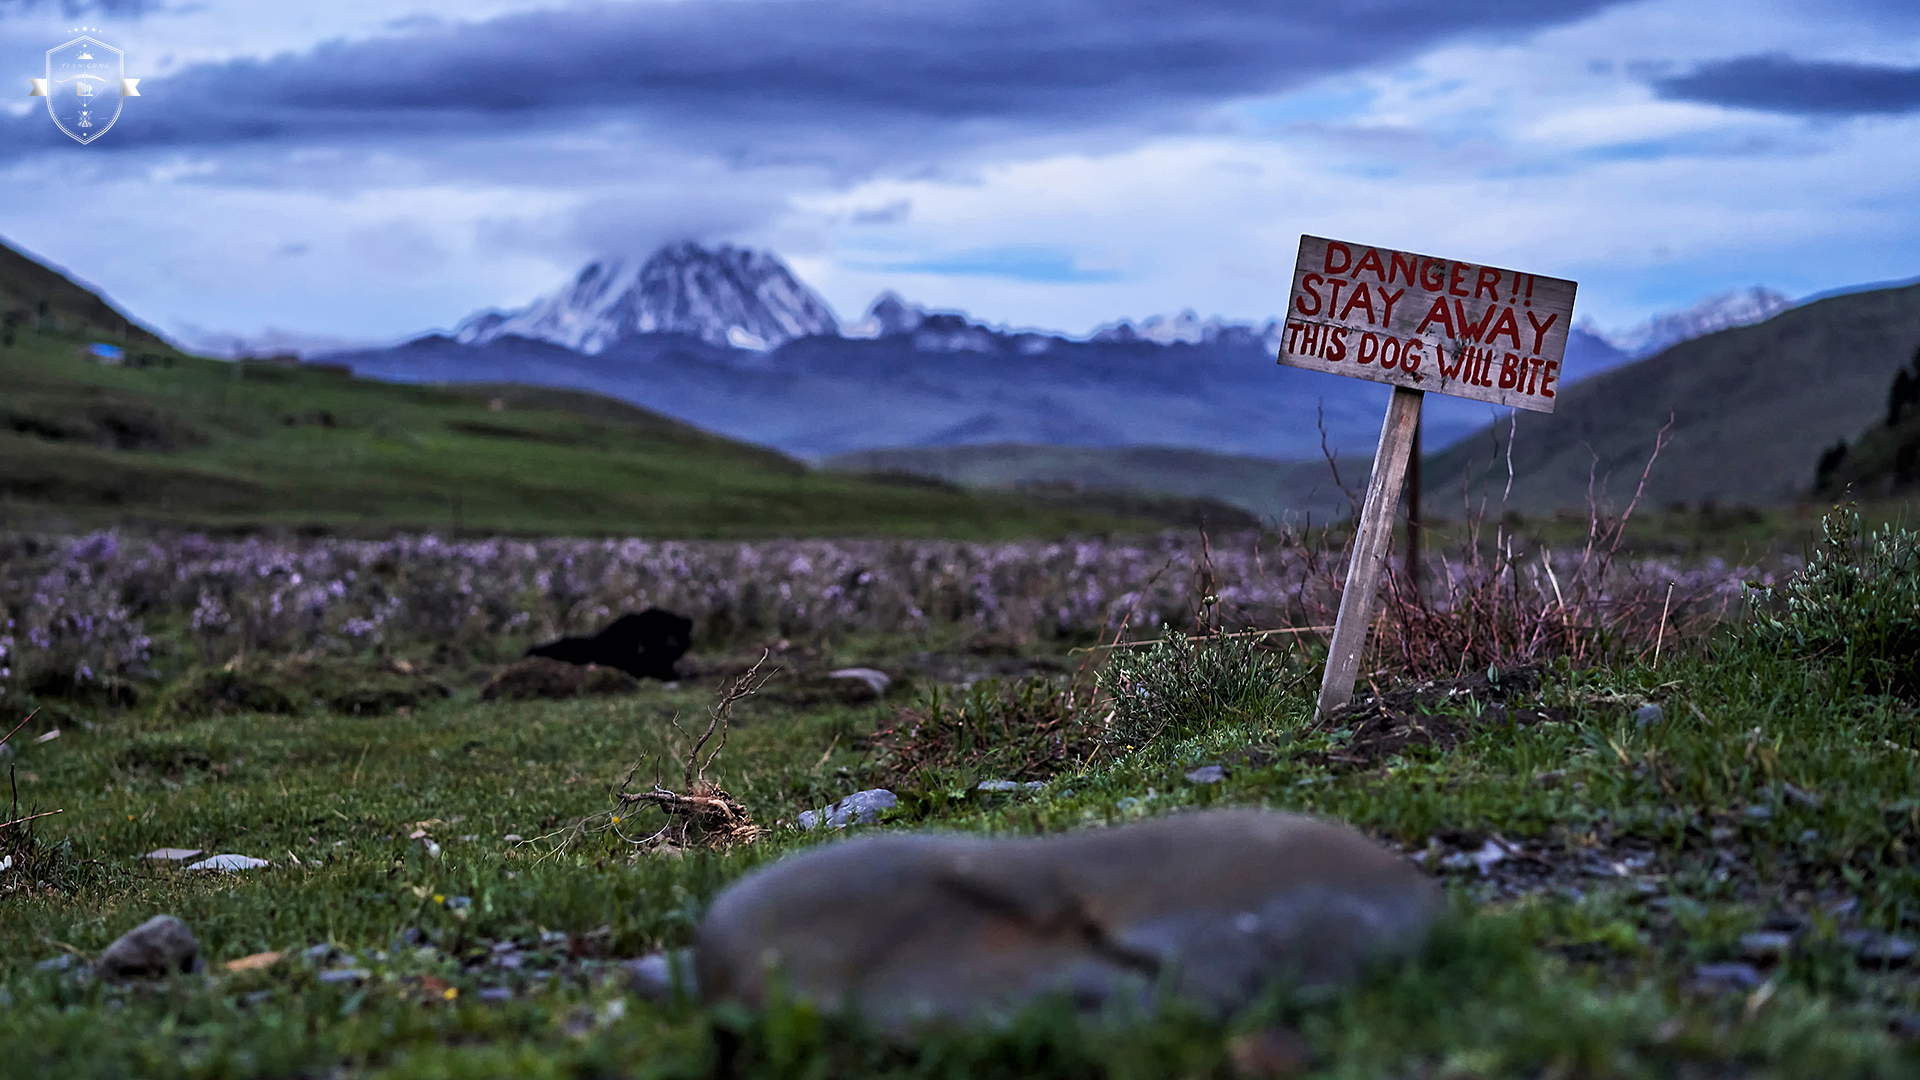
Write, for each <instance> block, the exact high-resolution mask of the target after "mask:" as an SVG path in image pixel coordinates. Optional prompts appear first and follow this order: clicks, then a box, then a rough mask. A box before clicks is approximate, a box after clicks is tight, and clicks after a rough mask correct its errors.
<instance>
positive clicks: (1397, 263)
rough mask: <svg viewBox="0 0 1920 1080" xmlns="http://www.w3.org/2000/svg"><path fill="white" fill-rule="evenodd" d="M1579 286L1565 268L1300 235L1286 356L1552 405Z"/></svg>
mask: <svg viewBox="0 0 1920 1080" xmlns="http://www.w3.org/2000/svg"><path fill="white" fill-rule="evenodd" d="M1575 288H1576V286H1575V284H1574V283H1573V282H1571V281H1566V280H1564V279H1561V278H1550V277H1542V276H1540V275H1537V274H1528V273H1524V272H1522V271H1518V270H1506V269H1501V268H1499V267H1492V266H1480V265H1477V264H1474V263H1465V262H1460V261H1458V260H1454V259H1440V258H1435V257H1433V256H1428V255H1416V254H1413V253H1411V252H1405V251H1395V250H1392V249H1391V248H1377V247H1370V246H1368V245H1366V244H1355V243H1349V242H1346V241H1341V240H1328V239H1325V238H1324V237H1318V236H1302V237H1301V238H1300V257H1299V260H1298V262H1297V263H1296V264H1295V266H1294V271H1293V292H1292V294H1291V295H1290V296H1289V298H1288V301H1287V317H1286V324H1285V338H1284V339H1283V341H1282V343H1281V347H1280V355H1279V362H1280V363H1282V364H1286V365H1288V366H1291V367H1300V368H1308V369H1310V370H1313V371H1326V372H1331V373H1333V374H1336V375H1348V376H1352V377H1354V378H1359V379H1370V380H1372V381H1374V382H1384V383H1391V384H1392V385H1394V386H1404V387H1407V388H1409V389H1414V390H1437V391H1439V392H1440V393H1443V394H1453V395H1456V396H1458V397H1465V398H1473V399H1475V400H1478V401H1489V402H1493V403H1494V404H1497V405H1507V406H1512V407H1514V408H1519V409H1529V410H1532V411H1534V412H1552V411H1553V405H1554V399H1555V396H1556V394H1557V392H1558V389H1559V380H1560V363H1561V360H1562V358H1563V357H1564V356H1565V355H1566V350H1567V333H1568V331H1569V330H1571V329H1572V325H1571V324H1572V322H1573V296H1574V290H1575Z"/></svg>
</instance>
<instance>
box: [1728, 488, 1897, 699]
mask: <svg viewBox="0 0 1920 1080" xmlns="http://www.w3.org/2000/svg"><path fill="white" fill-rule="evenodd" d="M1756 593H1758V594H1759V595H1760V596H1762V597H1766V598H1773V599H1774V600H1775V607H1774V610H1771V611H1767V610H1762V611H1760V612H1758V613H1757V614H1756V616H1755V617H1754V618H1753V620H1751V621H1750V622H1748V623H1746V624H1745V625H1744V626H1742V627H1739V628H1738V629H1736V631H1735V638H1736V640H1737V641H1738V642H1740V643H1741V644H1743V645H1745V646H1747V647H1749V648H1752V649H1754V650H1756V651H1758V652H1760V653H1763V654H1767V653H1771V654H1774V655H1778V656H1782V657H1792V658H1794V659H1798V660H1803V661H1811V662H1814V663H1816V664H1818V665H1820V666H1821V667H1822V668H1823V669H1824V670H1825V671H1827V672H1828V673H1829V674H1830V675H1831V677H1832V678H1833V679H1834V680H1835V682H1836V683H1837V684H1838V687H1837V688H1839V689H1843V690H1845V689H1855V688H1857V689H1860V690H1864V691H1866V692H1867V693H1887V694H1895V695H1899V696H1903V697H1911V696H1913V695H1914V694H1915V693H1920V534H1915V533H1913V532H1910V531H1908V530H1906V529H1897V528H1895V527H1893V526H1891V525H1888V526H1884V527H1882V528H1880V529H1878V530H1876V531H1874V532H1873V533H1872V534H1871V535H1863V534H1862V529H1861V524H1860V515H1859V513H1858V512H1857V511H1855V510H1853V509H1852V508H1850V507H1836V508H1835V509H1834V510H1833V511H1832V512H1831V513H1829V514H1828V515H1827V516H1826V519H1825V520H1824V521H1822V522H1821V527H1820V539H1819V540H1818V541H1817V542H1816V544H1815V547H1814V550H1813V552H1812V554H1811V555H1810V556H1809V557H1808V559H1807V566H1806V569H1804V570H1802V571H1801V572H1799V573H1798V574H1795V575H1794V576H1793V577H1791V578H1789V579H1788V580H1787V582H1786V584H1784V585H1783V586H1781V587H1780V588H1779V589H1778V590H1773V589H1764V590H1756ZM1776 594H1777V595H1776Z"/></svg>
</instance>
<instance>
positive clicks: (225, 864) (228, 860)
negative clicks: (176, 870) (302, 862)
mask: <svg viewBox="0 0 1920 1080" xmlns="http://www.w3.org/2000/svg"><path fill="white" fill-rule="evenodd" d="M272 865H273V864H272V863H270V862H268V861H267V860H265V859H256V858H254V857H253V856H251V855H213V856H209V857H208V858H205V859H201V860H200V861H199V862H197V863H193V864H191V865H189V866H188V867H187V869H189V870H224V871H227V872H229V873H231V872H232V871H235V870H258V869H259V868H261V867H263V866H272Z"/></svg>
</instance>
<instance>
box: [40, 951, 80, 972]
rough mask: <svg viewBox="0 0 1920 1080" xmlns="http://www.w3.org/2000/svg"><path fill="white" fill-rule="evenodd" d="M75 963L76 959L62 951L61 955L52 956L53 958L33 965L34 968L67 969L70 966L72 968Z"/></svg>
mask: <svg viewBox="0 0 1920 1080" xmlns="http://www.w3.org/2000/svg"><path fill="white" fill-rule="evenodd" d="M74 963H75V960H74V959H73V957H72V956H71V955H70V954H67V953H62V954H60V955H59V956H56V957H54V958H52V959H51V960H42V961H40V962H39V963H37V964H35V965H33V970H35V971H65V970H67V969H68V968H71V967H72V966H73V965H74Z"/></svg>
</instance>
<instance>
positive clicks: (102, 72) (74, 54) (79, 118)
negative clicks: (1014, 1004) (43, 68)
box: [47, 37, 126, 144]
mask: <svg viewBox="0 0 1920 1080" xmlns="http://www.w3.org/2000/svg"><path fill="white" fill-rule="evenodd" d="M125 74H126V54H124V53H122V52H121V51H120V50H119V49H116V48H114V47H113V46H111V45H108V44H106V43H105V42H102V41H96V40H94V39H93V38H90V37H77V38H74V39H73V40H72V41H69V42H67V43H66V44H65V45H62V46H60V47H59V48H57V49H48V50H47V112H48V113H50V114H52V116H53V122H54V124H55V125H57V126H58V127H59V128H60V130H61V131H64V132H66V133H67V134H68V135H71V136H73V137H74V138H75V139H77V140H79V141H80V142H81V143H83V144H84V143H90V142H92V141H93V140H95V139H97V138H99V137H100V136H102V135H105V134H106V133H107V129H108V128H110V127H112V126H113V122H114V121H115V120H118V119H120V107H121V106H122V105H123V104H124V103H125V99H124V98H123V97H122V96H121V93H120V80H121V77H122V76H124V75H125Z"/></svg>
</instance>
